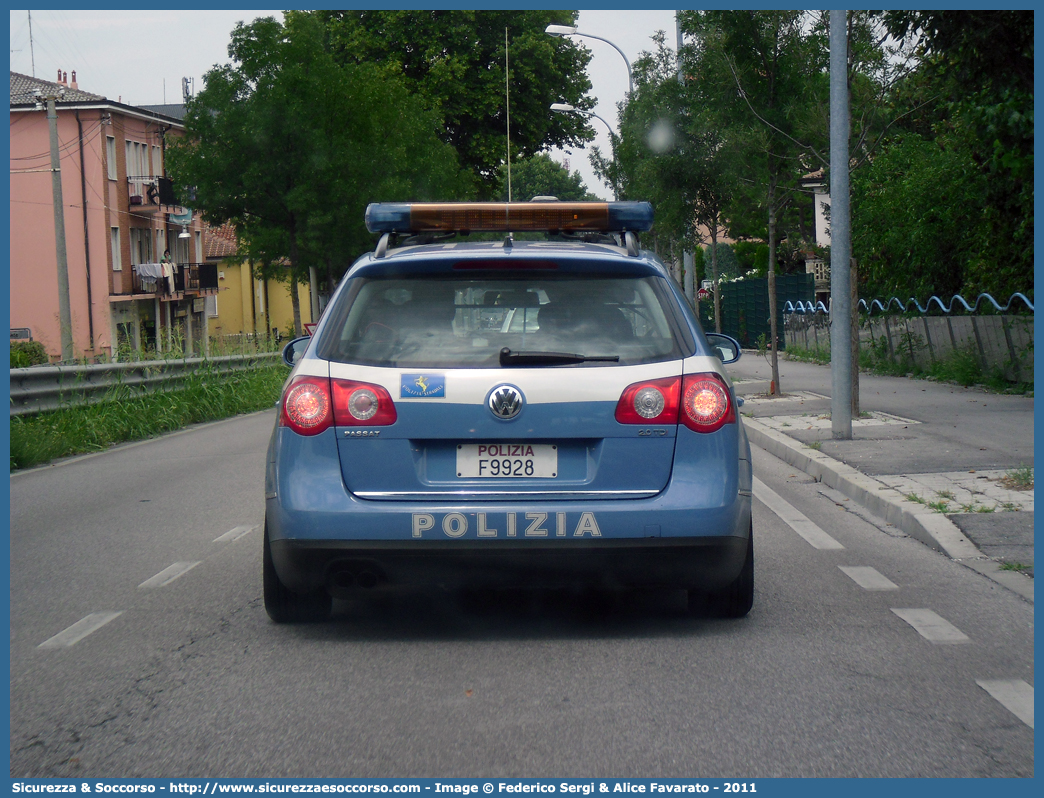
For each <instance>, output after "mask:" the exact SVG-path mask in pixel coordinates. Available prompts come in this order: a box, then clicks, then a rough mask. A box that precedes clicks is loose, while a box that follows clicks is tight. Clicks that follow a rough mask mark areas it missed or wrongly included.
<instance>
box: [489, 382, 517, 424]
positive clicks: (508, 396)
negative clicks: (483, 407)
mask: <svg viewBox="0 0 1044 798" xmlns="http://www.w3.org/2000/svg"><path fill="white" fill-rule="evenodd" d="M489 409H490V410H492V411H493V415H495V416H496V417H497V418H504V419H507V418H514V417H515V416H517V415H518V414H519V411H521V410H522V392H521V391H519V390H518V388H515V387H514V386H512V385H498V386H497V387H496V388H494V389H493V392H492V393H491V394H490V395H489Z"/></svg>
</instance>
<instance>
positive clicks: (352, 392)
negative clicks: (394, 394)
mask: <svg viewBox="0 0 1044 798" xmlns="http://www.w3.org/2000/svg"><path fill="white" fill-rule="evenodd" d="M333 418H334V423H335V424H336V425H337V426H339V427H384V426H387V425H388V424H394V423H395V419H397V418H398V414H397V413H396V412H395V403H394V402H392V398H391V394H389V393H388V392H387V391H386V390H384V388H382V387H381V386H380V385H371V384H369V383H365V382H355V381H354V380H334V381H333Z"/></svg>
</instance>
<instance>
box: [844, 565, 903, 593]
mask: <svg viewBox="0 0 1044 798" xmlns="http://www.w3.org/2000/svg"><path fill="white" fill-rule="evenodd" d="M837 567H838V568H840V569H841V570H842V571H844V572H845V574H846V575H848V576H849V577H851V579H852V581H853V582H855V583H856V584H857V585H859V587H861V588H863V590H898V589H899V585H897V584H896V583H895V582H893V581H892V580H891V579H889V578H888V577H887V576H884V575H883V574H881V573H880V572H879V571H878V570H877V569H876V568H871V567H870V566H869V565H839V566H837Z"/></svg>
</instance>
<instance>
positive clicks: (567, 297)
mask: <svg viewBox="0 0 1044 798" xmlns="http://www.w3.org/2000/svg"><path fill="white" fill-rule="evenodd" d="M652 216H653V214H652V208H651V206H650V205H649V204H648V203H644V202H609V203H604V202H603V203H571V202H552V201H547V202H529V203H376V204H372V205H370V206H369V207H368V208H367V211H366V224H367V227H368V229H369V230H370V232H372V233H379V234H381V238H380V240H379V243H378V245H377V247H376V249H375V251H374V252H372V253H370V254H367V255H365V256H363V257H361V258H360V259H359V260H358V261H356V263H355V264H354V265H353V266H352V267H351V269H350V270H349V271H348V273H347V274H346V275H345V279H344V280H343V281H342V282H341V285H340V286H339V287H338V289H337V291H336V293H335V295H334V296H333V297H332V299H331V302H330V305H329V306H328V307H327V309H326V311H325V313H324V314H323V318H322V320H321V321H320V323H319V325H318V327H317V329H316V331H315V334H314V336H312V337H311V338H310V339H309V340H308V341H307V342H304V341H298V342H292V343H291V344H290V345H289V346H288V347H287V350H286V353H285V355H284V357H285V358H287V360H288V362H291V363H292V365H293V371H292V373H291V375H290V378H289V379H288V380H287V383H286V386H285V387H284V390H283V394H282V397H281V400H280V403H279V417H278V421H277V425H276V427H275V430H274V432H273V435H272V439H271V443H270V446H269V450H268V457H267V468H266V476H265V498H266V520H265V529H264V556H263V581H264V599H265V608H266V610H267V611H268V614H269V615H270V616H271V618H272V619H273V620H275V621H277V622H284V621H294V620H305V619H315V618H321V617H324V616H326V615H327V614H328V613H329V612H330V609H331V606H332V598H351V597H353V596H358V595H360V592H361V591H365V590H367V589H374V588H378V589H379V588H381V587H382V586H395V585H443V586H447V587H453V586H471V587H500V586H511V587H518V586H532V587H562V586H565V585H570V586H576V585H588V586H595V587H605V588H610V589H615V588H632V587H660V588H675V589H677V588H683V589H685V590H687V591H688V595H689V605H690V608H691V609H692V610H693V611H694V612H698V613H707V612H709V613H711V614H715V615H721V616H726V617H740V616H743V615H746V614H747V612H749V610H750V608H751V606H752V603H753V596H754V546H753V538H752V528H751V460H750V446H749V444H748V442H747V437H746V434H745V433H744V430H743V425H742V421H741V419H740V417H739V413H738V412H737V399H736V396H735V392H734V390H733V387H732V385H731V382H730V380H729V377H728V375H727V373H726V371H725V368H724V363H728V362H732V361H734V360H736V359H738V358H739V356H740V348H739V344H738V343H737V342H736V341H735V340H733V339H731V338H728V337H727V336H722V335H715V334H708V333H704V332H703V330H702V329H701V327H700V324H699V321H698V320H697V319H696V317H695V316H694V314H693V312H692V309H691V307H690V306H689V304H688V303H687V301H686V300H685V298H684V295H683V294H682V293H681V291H680V290H679V289H678V286H677V284H676V283H675V282H674V281H673V280H672V278H671V276H670V274H669V272H668V270H667V269H666V267H665V266H664V264H663V263H662V262H661V261H660V260H659V259H658V258H657V257H656V256H655V255H654V254H653V253H651V252H648V251H644V250H641V249H640V248H639V245H638V238H637V235H638V233H640V232H643V231H647V230H649V229H650V228H651V226H652ZM480 231H495V232H498V233H500V232H503V233H506V235H504V236H503V237H499V236H495V237H492V238H493V240H487V241H481V242H478V241H472V242H468V241H467V238H468V237H467V235H466V234H468V233H476V232H480ZM533 231H546V232H548V233H549V235H548V236H546V237H545V238H546V240H533V241H521V240H519V241H515V240H514V237H513V235H512V233H519V232H533ZM534 238H535V236H534Z"/></svg>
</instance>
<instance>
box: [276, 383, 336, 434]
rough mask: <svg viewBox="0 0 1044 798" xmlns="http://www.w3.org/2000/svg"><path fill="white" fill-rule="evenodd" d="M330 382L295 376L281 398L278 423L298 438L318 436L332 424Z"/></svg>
mask: <svg viewBox="0 0 1044 798" xmlns="http://www.w3.org/2000/svg"><path fill="white" fill-rule="evenodd" d="M331 410H332V402H331V400H330V381H329V380H328V379H326V378H325V377H307V376H302V377H295V378H294V380H293V382H291V383H290V385H289V386H288V387H287V389H286V394H284V396H283V410H282V413H281V415H280V422H281V423H282V424H283V426H286V427H290V429H292V430H293V431H294V432H296V433H297V434H298V435H318V434H319V433H320V432H322V431H323V430H325V429H326V428H327V427H329V426H330V424H331V422H332V421H333V413H332V412H331Z"/></svg>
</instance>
